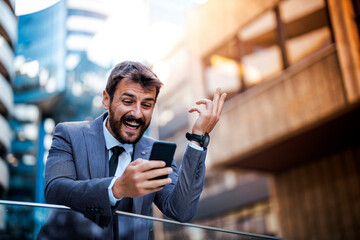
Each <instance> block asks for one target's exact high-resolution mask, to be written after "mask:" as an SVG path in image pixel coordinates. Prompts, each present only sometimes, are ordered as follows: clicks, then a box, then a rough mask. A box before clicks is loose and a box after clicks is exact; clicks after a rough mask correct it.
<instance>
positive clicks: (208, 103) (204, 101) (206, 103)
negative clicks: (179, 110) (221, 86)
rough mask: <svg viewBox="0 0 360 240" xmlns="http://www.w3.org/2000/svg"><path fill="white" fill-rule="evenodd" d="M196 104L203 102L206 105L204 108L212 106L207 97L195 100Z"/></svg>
mask: <svg viewBox="0 0 360 240" xmlns="http://www.w3.org/2000/svg"><path fill="white" fill-rule="evenodd" d="M196 104H197V105H201V104H203V105H205V106H206V108H208V107H210V106H212V101H211V100H209V99H201V100H199V101H197V102H196Z"/></svg>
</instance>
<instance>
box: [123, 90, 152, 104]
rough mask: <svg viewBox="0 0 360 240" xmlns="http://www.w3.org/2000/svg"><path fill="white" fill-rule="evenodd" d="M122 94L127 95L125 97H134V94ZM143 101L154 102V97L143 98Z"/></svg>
mask: <svg viewBox="0 0 360 240" xmlns="http://www.w3.org/2000/svg"><path fill="white" fill-rule="evenodd" d="M122 96H127V97H131V98H136V97H135V95H134V94H131V93H127V92H125V93H123V94H122ZM144 100H145V101H152V102H155V99H154V98H145V99H144Z"/></svg>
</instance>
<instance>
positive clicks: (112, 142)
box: [103, 115, 134, 156]
mask: <svg viewBox="0 0 360 240" xmlns="http://www.w3.org/2000/svg"><path fill="white" fill-rule="evenodd" d="M108 118H109V115H108V116H107V117H106V118H105V120H104V122H103V132H104V137H105V145H106V149H107V150H110V149H111V148H113V147H115V146H120V147H123V148H124V149H125V152H126V153H128V154H129V155H130V156H131V155H132V152H133V148H134V147H133V145H132V144H122V143H121V142H119V141H118V140H117V139H116V138H114V136H113V135H111V133H110V132H109V130H108V129H107V128H106V121H107V120H108Z"/></svg>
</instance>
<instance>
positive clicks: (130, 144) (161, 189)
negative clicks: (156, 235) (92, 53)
mask: <svg viewBox="0 0 360 240" xmlns="http://www.w3.org/2000/svg"><path fill="white" fill-rule="evenodd" d="M161 86H162V84H161V82H160V80H159V79H158V78H157V76H156V75H155V74H154V73H153V72H152V71H151V70H150V69H149V68H148V67H146V66H144V65H142V64H141V63H138V62H130V61H126V62H122V63H120V64H118V65H117V66H116V67H115V68H114V69H113V70H112V72H111V74H110V76H109V78H108V81H107V85H106V89H105V90H104V92H103V106H104V109H105V110H107V112H106V113H104V114H103V115H101V116H100V117H98V118H97V119H95V120H94V121H92V122H73V123H61V124H58V125H57V127H56V128H55V130H54V134H53V143H52V146H51V149H50V151H49V156H48V160H47V163H46V168H45V198H46V201H47V202H48V203H54V204H63V205H66V206H69V207H71V208H72V209H74V210H76V211H78V212H80V213H82V214H83V215H84V216H85V217H86V218H87V219H90V220H91V221H90V220H87V219H84V218H82V217H81V216H80V215H79V214H73V215H74V216H72V217H68V216H69V214H67V215H66V213H64V216H67V217H64V219H67V220H69V221H72V222H73V223H74V222H75V223H76V222H77V223H79V224H81V225H82V226H86V227H87V228H89V229H88V230H86V231H79V230H76V229H75V230H71V231H70V229H69V228H71V227H70V226H69V224H64V223H63V224H62V225H61V224H60V225H61V227H57V228H54V226H55V225H56V224H57V225H59V217H58V216H59V214H60V213H57V214H52V215H50V217H49V219H48V221H47V224H45V226H44V227H43V228H42V230H41V232H40V234H39V236H38V239H46V237H43V236H47V238H50V239H51V237H49V235H51V236H52V238H55V237H54V236H55V235H62V236H61V237H62V238H63V237H66V238H67V239H69V238H71V237H72V238H82V239H85V238H88V239H97V237H99V239H100V238H101V239H112V238H113V239H118V237H119V236H120V237H125V238H126V239H146V238H147V235H148V227H147V226H146V223H140V222H139V221H135V220H134V219H133V218H127V219H123V218H122V217H121V216H120V217H119V216H118V215H116V214H114V212H115V211H116V210H117V209H118V210H123V211H131V212H133V213H137V214H142V215H149V214H150V210H151V206H152V203H153V202H154V203H155V204H156V206H157V207H158V208H159V209H160V210H161V211H162V212H163V213H164V214H165V215H166V216H167V217H170V218H172V219H175V220H178V221H181V222H185V221H189V220H190V219H191V218H192V217H193V215H194V214H195V212H196V208H197V205H198V202H199V197H200V194H201V191H202V188H203V185H204V176H205V164H204V161H205V156H206V147H207V144H208V140H209V136H208V133H210V132H211V130H212V129H213V128H214V126H215V125H216V123H217V121H218V120H219V117H220V114H221V111H222V108H223V104H224V101H225V98H226V94H222V95H221V96H220V89H218V90H217V91H216V93H215V96H214V99H213V101H210V100H206V99H204V100H200V101H198V102H196V104H197V106H195V107H193V108H191V109H190V110H189V112H190V113H192V112H198V114H199V117H198V118H197V120H196V121H195V123H194V125H193V127H192V133H191V134H190V133H188V134H187V138H188V139H189V140H190V142H189V146H188V147H187V149H186V151H185V153H184V157H183V161H182V165H181V168H180V169H178V168H177V167H176V165H175V163H174V161H173V163H172V167H171V168H166V167H165V163H164V162H163V161H148V160H147V159H149V156H150V152H151V149H152V145H153V143H154V142H155V140H154V139H152V138H150V137H146V136H144V135H143V134H144V132H145V130H146V129H147V128H148V126H149V124H150V121H151V117H152V114H153V110H154V107H155V104H156V100H157V96H158V94H159V91H160V88H161ZM116 146H120V147H121V148H114V147H116ZM116 149H117V150H116ZM119 149H120V150H119ZM118 154H119V156H118ZM113 156H114V157H113ZM114 162H115V164H114ZM112 172H114V174H115V176H111V175H112ZM167 174H169V177H168V178H164V179H153V178H156V177H158V176H162V175H167ZM74 219H78V220H77V221H74ZM84 221H88V222H86V224H83V222H84ZM62 222H66V221H64V220H62ZM92 222H94V223H96V224H97V226H100V227H101V228H100V227H97V226H96V225H95V224H93V223H92ZM89 226H92V227H89ZM72 227H73V226H72ZM59 229H62V230H59ZM54 231H58V232H57V233H54ZM66 232H69V235H66ZM82 234H83V235H82ZM76 235H77V236H76ZM75 236H76V237H75ZM56 238H59V236H56Z"/></svg>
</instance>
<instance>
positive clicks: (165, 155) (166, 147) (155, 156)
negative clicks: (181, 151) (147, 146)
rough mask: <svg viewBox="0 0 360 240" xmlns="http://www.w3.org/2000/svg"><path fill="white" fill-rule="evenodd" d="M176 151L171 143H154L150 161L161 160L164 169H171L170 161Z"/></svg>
mask: <svg viewBox="0 0 360 240" xmlns="http://www.w3.org/2000/svg"><path fill="white" fill-rule="evenodd" d="M175 150H176V144H175V143H172V142H161V141H158V142H155V143H154V145H153V147H152V150H151V154H150V160H162V161H164V162H165V163H166V167H171V163H172V160H173V158H174V154H175ZM167 177H168V175H163V176H160V177H156V178H154V179H162V178H167Z"/></svg>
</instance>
